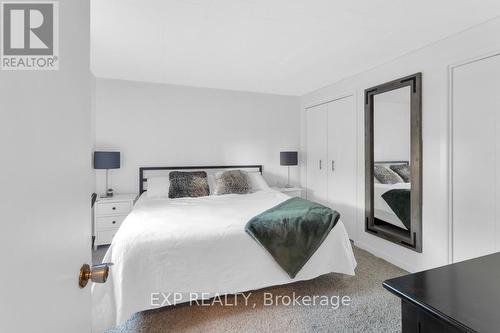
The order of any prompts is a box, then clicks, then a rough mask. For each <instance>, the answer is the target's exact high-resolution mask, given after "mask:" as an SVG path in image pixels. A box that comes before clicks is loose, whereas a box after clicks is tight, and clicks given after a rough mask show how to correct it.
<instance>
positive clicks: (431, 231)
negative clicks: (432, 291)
mask: <svg viewBox="0 0 500 333" xmlns="http://www.w3.org/2000/svg"><path fill="white" fill-rule="evenodd" d="M499 31H500V19H495V20H492V21H489V22H486V23H484V24H482V25H480V26H476V27H474V28H472V29H470V30H467V31H465V32H462V33H460V34H457V35H454V36H452V37H450V38H447V39H445V40H442V41H439V42H437V43H434V44H432V45H429V46H428V47H425V48H422V49H420V50H417V51H415V52H412V53H410V54H407V55H405V56H403V57H400V58H398V59H396V60H394V61H391V62H389V63H387V64H384V65H382V66H379V67H376V68H374V69H372V70H369V71H367V72H363V73H360V74H358V75H355V76H353V77H350V78H347V79H345V80H342V81H340V82H337V83H335V84H332V85H330V86H327V87H325V88H322V89H319V90H317V91H314V92H311V93H309V94H307V95H305V96H303V98H302V103H303V107H306V106H310V105H313V104H317V103H319V102H322V101H326V100H330V99H332V98H335V97H337V96H340V95H345V94H346V93H355V94H356V96H357V119H358V128H357V132H358V157H359V158H358V170H359V175H358V177H359V180H360V181H359V184H360V186H359V188H358V207H357V211H358V225H357V227H358V232H357V235H358V236H357V237H356V239H355V242H356V245H358V246H361V247H363V248H366V249H368V250H370V251H371V252H372V253H374V254H376V255H379V256H381V257H383V258H385V259H387V260H389V261H391V262H393V263H395V264H397V265H399V266H401V267H403V268H406V269H408V270H411V271H416V270H422V269H427V268H431V267H435V266H440V265H444V264H447V263H449V262H450V259H451V258H450V251H449V237H448V236H449V225H448V218H449V216H448V144H449V142H448V66H449V65H450V64H454V63H457V62H461V61H463V60H466V59H470V58H474V57H477V56H480V55H484V54H489V53H491V52H493V51H497V50H500V38H498V32H499ZM416 72H422V73H423V84H422V85H423V92H422V96H423V124H422V125H423V222H422V223H423V252H422V253H417V252H413V251H411V250H408V249H405V248H403V247H401V246H398V245H395V244H392V243H390V242H387V241H385V240H383V239H380V238H378V237H375V236H372V235H370V234H367V233H366V232H364V223H363V219H364V146H363V142H364V139H363V138H364V104H363V95H364V89H366V88H369V87H372V86H375V85H378V84H381V83H384V82H387V81H391V80H393V79H397V78H399V77H403V76H406V75H409V74H413V73H416ZM301 119H304V112H302V116H301ZM301 132H302V143H301V147H303V148H304V147H305V142H304V138H305V127H304V126H302V128H301ZM301 180H302V182H303V183H305V173H304V172H302V174H301Z"/></svg>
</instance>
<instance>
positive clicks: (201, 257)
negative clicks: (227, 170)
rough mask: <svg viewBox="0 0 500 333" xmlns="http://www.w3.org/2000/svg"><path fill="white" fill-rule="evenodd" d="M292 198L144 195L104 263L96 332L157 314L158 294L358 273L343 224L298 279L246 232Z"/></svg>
mask: <svg viewBox="0 0 500 333" xmlns="http://www.w3.org/2000/svg"><path fill="white" fill-rule="evenodd" d="M288 198H289V197H288V196H286V195H284V194H282V193H280V192H277V191H275V190H266V191H258V192H255V193H252V194H245V195H234V194H230V195H221V196H209V197H200V198H181V199H174V200H169V199H151V198H145V196H142V197H141V198H140V199H139V201H138V203H137V204H136V206H135V208H134V210H133V211H132V212H131V213H130V215H129V216H128V217H127V218H126V219H125V221H124V222H123V224H122V226H121V227H120V229H119V230H118V232H117V234H116V235H115V237H114V239H113V242H112V244H111V246H110V248H109V250H108V252H107V253H106V255H105V257H104V260H103V262H112V263H114V266H112V267H111V270H110V272H111V273H110V276H109V279H108V281H107V282H106V283H105V284H93V286H92V299H93V309H92V312H93V331H94V332H101V331H103V330H105V329H108V328H111V327H113V326H115V325H118V324H120V323H122V322H124V321H125V320H127V319H128V318H129V317H130V316H131V315H132V314H133V313H135V312H139V311H143V310H147V309H151V308H153V307H152V305H151V294H152V293H169V292H182V293H190V292H196V293H201V292H203V293H212V294H215V293H238V292H245V291H250V290H256V289H259V288H263V287H268V286H273V285H280V284H286V283H290V282H294V281H299V280H308V279H312V278H315V277H317V276H319V275H322V274H326V273H330V272H338V273H344V274H350V275H354V268H355V267H356V260H355V258H354V255H353V252H352V248H351V244H350V241H349V238H348V237H347V233H346V230H345V228H344V225H343V224H342V222H341V221H339V222H338V223H337V225H336V226H335V227H334V228H333V230H332V231H331V232H330V234H329V235H328V237H327V238H326V239H325V241H324V242H323V244H322V245H321V246H320V248H319V249H318V250H317V251H316V253H315V254H314V255H313V256H312V257H311V259H310V260H309V261H308V262H307V263H306V265H305V266H304V267H303V268H302V270H301V271H300V272H299V273H298V274H297V276H296V277H295V279H293V280H292V279H290V278H289V276H288V275H287V274H286V273H285V272H284V271H283V270H282V269H281V267H280V266H278V264H277V263H276V262H275V261H274V259H273V258H272V257H271V256H270V255H269V254H268V253H267V252H266V250H264V249H263V248H262V247H261V246H260V245H259V244H257V243H256V242H255V241H254V240H253V239H252V238H251V237H250V236H248V235H247V234H246V233H245V230H244V226H245V224H246V223H247V221H248V220H250V219H251V218H252V217H253V216H255V215H257V214H259V213H261V212H263V211H264V210H266V209H269V208H271V207H273V206H275V205H276V204H279V203H280V202H283V201H285V200H286V199H288ZM188 300H189V299H187V295H186V298H185V299H182V300H180V301H178V303H180V302H185V301H188Z"/></svg>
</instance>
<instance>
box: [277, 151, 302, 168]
mask: <svg viewBox="0 0 500 333" xmlns="http://www.w3.org/2000/svg"><path fill="white" fill-rule="evenodd" d="M280 165H284V166H290V165H298V153H297V152H296V151H282V152H280Z"/></svg>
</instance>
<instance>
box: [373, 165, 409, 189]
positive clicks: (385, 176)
mask: <svg viewBox="0 0 500 333" xmlns="http://www.w3.org/2000/svg"><path fill="white" fill-rule="evenodd" d="M373 175H374V176H375V178H376V179H377V180H378V181H379V182H381V183H382V184H396V183H402V182H403V179H401V177H399V176H398V175H397V174H396V173H395V172H393V171H392V170H390V169H389V168H387V167H385V166H383V165H375V166H374V167H373Z"/></svg>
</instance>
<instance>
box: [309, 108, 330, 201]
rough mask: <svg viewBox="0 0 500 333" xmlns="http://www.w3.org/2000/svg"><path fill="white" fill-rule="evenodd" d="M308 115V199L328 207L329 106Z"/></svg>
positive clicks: (315, 109)
mask: <svg viewBox="0 0 500 333" xmlns="http://www.w3.org/2000/svg"><path fill="white" fill-rule="evenodd" d="M306 114H307V119H306V122H307V129H306V131H307V137H306V141H307V199H309V200H311V201H316V202H318V203H321V204H324V205H327V200H328V198H327V186H328V184H327V180H326V179H327V168H328V166H327V163H328V161H327V156H328V154H327V151H328V150H327V125H328V124H327V106H326V104H322V105H318V106H315V107H312V108H309V109H307V110H306Z"/></svg>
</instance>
